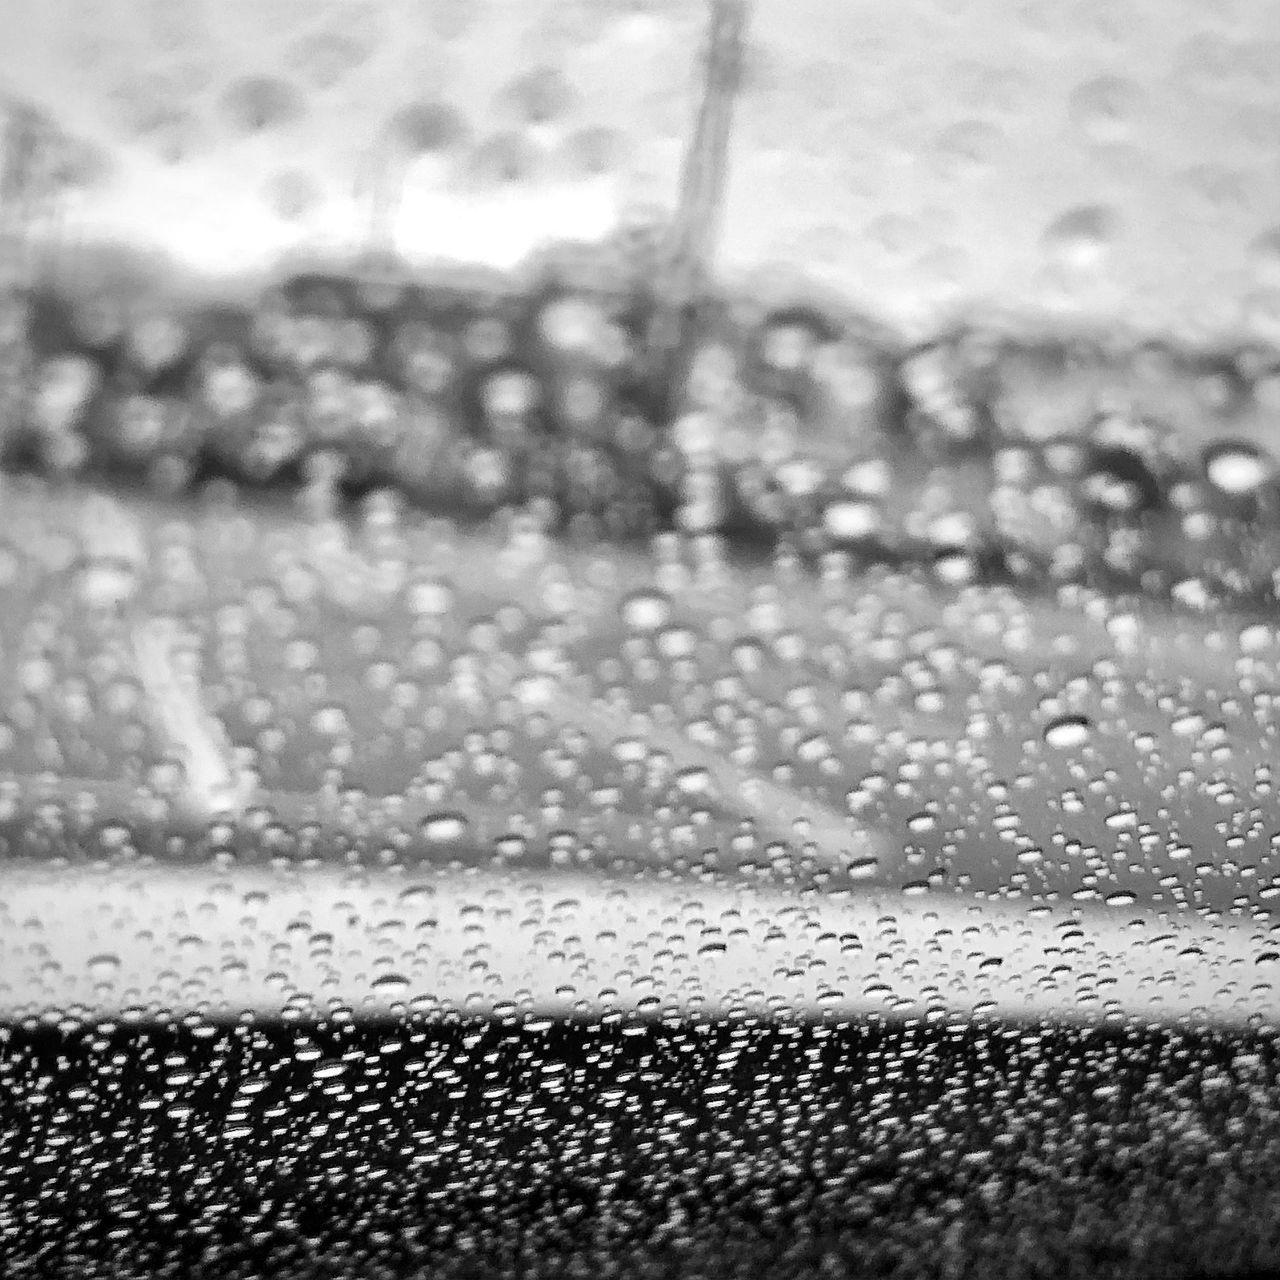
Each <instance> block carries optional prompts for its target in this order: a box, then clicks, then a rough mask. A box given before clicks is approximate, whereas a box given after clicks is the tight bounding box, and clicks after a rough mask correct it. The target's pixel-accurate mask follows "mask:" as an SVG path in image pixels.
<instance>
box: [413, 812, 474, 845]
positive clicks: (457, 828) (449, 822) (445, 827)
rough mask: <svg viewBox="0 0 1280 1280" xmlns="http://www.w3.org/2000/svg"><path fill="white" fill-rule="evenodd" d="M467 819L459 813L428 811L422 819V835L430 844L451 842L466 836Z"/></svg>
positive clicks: (467, 828)
mask: <svg viewBox="0 0 1280 1280" xmlns="http://www.w3.org/2000/svg"><path fill="white" fill-rule="evenodd" d="M468 830H469V823H468V822H467V819H466V818H465V817H464V816H463V815H462V814H460V813H430V814H428V815H427V816H426V817H425V818H423V820H422V834H423V837H424V838H425V839H426V840H427V841H428V842H430V843H431V844H453V843H456V842H457V841H459V840H463V839H465V838H466V835H467V832H468Z"/></svg>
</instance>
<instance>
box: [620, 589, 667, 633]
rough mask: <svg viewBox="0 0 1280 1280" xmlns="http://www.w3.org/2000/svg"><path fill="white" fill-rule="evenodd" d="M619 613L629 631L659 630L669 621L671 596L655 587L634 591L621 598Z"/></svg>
mask: <svg viewBox="0 0 1280 1280" xmlns="http://www.w3.org/2000/svg"><path fill="white" fill-rule="evenodd" d="M620 613H621V616H622V622H623V625H624V626H626V627H627V629H628V630H630V631H638V632H643V633H647V632H654V631H659V630H661V629H662V628H663V627H665V626H666V625H667V624H668V623H669V622H670V621H671V615H672V604H671V597H670V596H669V595H667V594H666V592H664V591H659V590H657V589H655V588H646V589H644V590H641V591H635V592H632V593H631V594H630V595H628V596H626V597H625V598H624V599H623V601H622V605H621V609H620Z"/></svg>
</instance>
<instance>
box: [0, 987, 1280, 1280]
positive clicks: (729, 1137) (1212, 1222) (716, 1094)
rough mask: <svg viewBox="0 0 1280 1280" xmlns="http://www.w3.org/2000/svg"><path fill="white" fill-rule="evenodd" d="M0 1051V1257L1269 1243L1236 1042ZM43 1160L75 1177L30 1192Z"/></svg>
mask: <svg viewBox="0 0 1280 1280" xmlns="http://www.w3.org/2000/svg"><path fill="white" fill-rule="evenodd" d="M2 1061H3V1066H2V1067H0V1071H2V1072H3V1079H4V1084H5V1091H4V1096H5V1103H4V1114H5V1118H6V1125H5V1128H4V1130H3V1136H0V1240H2V1241H3V1243H4V1248H5V1252H6V1255H7V1256H8V1258H9V1259H10V1263H9V1266H10V1271H9V1274H11V1275H12V1276H14V1277H15V1280H25V1277H28V1276H32V1277H34V1276H36V1275H41V1276H47V1275H70V1274H73V1273H76V1272H79V1273H80V1274H85V1273H92V1274H106V1273H109V1274H111V1275H115V1276H121V1277H133V1276H143V1275H164V1276H167V1275H177V1274H180V1273H181V1274H188V1275H211V1274H214V1273H216V1274H219V1275H222V1276H249V1275H257V1274H262V1273H263V1272H264V1271H268V1270H269V1271H270V1272H271V1273H272V1274H273V1275H280V1276H303V1275H308V1274H315V1272H316V1271H317V1269H327V1270H330V1271H334V1272H335V1273H336V1272H338V1271H341V1272H343V1273H345V1272H346V1271H348V1270H359V1271H360V1272H361V1273H362V1274H366V1275H374V1276H383V1275H386V1276H391V1275H398V1274H405V1273H406V1272H407V1271H410V1270H414V1269H420V1268H423V1267H429V1268H430V1270H431V1272H432V1274H434V1275H441V1276H453V1275H458V1276H464V1275H474V1274H476V1272H477V1270H478V1269H483V1271H484V1272H485V1274H489V1275H496V1276H517V1275H518V1276H551V1275H561V1276H572V1277H578V1276H581V1277H588V1276H595V1275H601V1274H605V1275H610V1274H623V1273H625V1274H627V1275H634V1276H640V1277H650V1276H653V1277H657V1276H662V1275H669V1274H670V1273H671V1270H672V1268H673V1267H678V1268H679V1270H680V1273H681V1274H682V1275H690V1276H704V1275H705V1276H711V1275H717V1276H723V1275H730V1276H744V1277H745V1276H770V1277H772V1276H778V1277H783V1276H794V1275H810V1274H812V1275H821V1276H827V1275H840V1274H848V1273H850V1272H851V1271H857V1272H870V1271H874V1272H877V1273H878V1272H882V1271H883V1272H888V1271H894V1272H906V1271H909V1272H910V1273H911V1274H918V1275H925V1276H939V1277H941V1276H946V1275H951V1274H956V1273H957V1272H960V1271H968V1270H976V1269H979V1268H981V1269H982V1270H983V1271H984V1273H986V1274H989V1275H992V1276H1016V1275H1025V1274H1026V1273H1027V1272H1028V1271H1029V1270H1036V1271H1043V1272H1047V1271H1052V1272H1054V1273H1057V1272H1060V1271H1066V1270H1068V1269H1071V1268H1074V1267H1078V1266H1080V1265H1082V1264H1084V1263H1087V1265H1088V1267H1089V1270H1090V1273H1091V1274H1094V1275H1098V1276H1103V1277H1110V1276H1116V1277H1119V1276H1125V1275H1131V1274H1133V1272H1134V1271H1135V1270H1141V1271H1143V1272H1151V1273H1159V1274H1179V1273H1182V1272H1183V1271H1184V1270H1186V1269H1187V1268H1189V1267H1192V1266H1202V1267H1205V1268H1209V1267H1212V1266H1223V1265H1230V1266H1232V1267H1238V1268H1240V1269H1244V1268H1248V1267H1253V1268H1258V1267H1266V1266H1269V1265H1271V1264H1272V1263H1273V1262H1274V1259H1275V1257H1276V1256H1277V1251H1278V1250H1280V1241H1278V1240H1277V1238H1276V1235H1275V1225H1274V1224H1275V1222H1276V1220H1277V1214H1276V1209H1277V1207H1280V1206H1277V1205H1276V1203H1275V1200H1276V1196H1275V1191H1274V1187H1275V1183H1276V1178H1275V1177H1274V1176H1273V1174H1274V1172H1275V1170H1276V1166H1277V1160H1278V1159H1280V1154H1278V1153H1280V1125H1278V1120H1277V1114H1276V1108H1275V1103H1274V1097H1275V1069H1276V1064H1275V1061H1274V1053H1273V1051H1272V1049H1271V1048H1269V1047H1268V1046H1267V1045H1265V1044H1261V1043H1257V1042H1252V1041H1250V1042H1244V1043H1241V1044H1239V1045H1237V1046H1231V1045H1228V1044H1226V1043H1224V1042H1221V1041H1216V1040H1212V1039H1205V1038H1197V1037H1193V1036H1188V1035H1181V1034H1172V1033H1156V1032H1147V1033H1142V1032H1129V1033H1118V1034H1106V1035H1104V1034H1099V1033H1072V1032H1064V1031H1061V1030H1056V1029H1045V1028H1026V1029H1008V1030H996V1031H991V1030H983V1031H975V1030H973V1029H964V1028H958V1027H957V1028H953V1029H951V1030H950V1031H946V1032H941V1033H938V1032H929V1031H925V1030H921V1029H913V1028H891V1029H885V1028H876V1027H869V1028H860V1029H853V1028H831V1027H821V1026H811V1025H803V1024H793V1025H787V1024H783V1025H781V1026H776V1027H765V1026H762V1025H760V1024H756V1023H739V1024H734V1023H720V1024H702V1023H698V1022H692V1023H686V1024H684V1025H675V1024H673V1025H670V1026H651V1027H647V1028H636V1027H628V1026H626V1025H619V1024H616V1023H615V1024H609V1023H605V1024H596V1025H593V1026H591V1027H573V1026H565V1025H558V1026H553V1025H550V1024H549V1023H547V1022H545V1021H543V1022H536V1021H530V1022H528V1023H526V1024H524V1025H523V1026H519V1027H515V1026H510V1025H504V1024H503V1023H501V1022H492V1023H489V1024H487V1025H485V1024H481V1023H476V1022H471V1021H465V1020H464V1021H455V1022H453V1023H446V1024H436V1025H430V1024H426V1023H415V1022H413V1021H410V1022H406V1023H401V1024H396V1025H392V1024H381V1025H379V1024H372V1025H370V1024H361V1023H359V1022H356V1021H353V1020H352V1018H351V1016H350V1011H349V1010H345V1011H344V1010H341V1009H339V1010H335V1011H334V1014H333V1017H332V1018H331V1020H330V1021H329V1022H328V1023H327V1024H326V1025H324V1026H323V1027H319V1028H288V1027H280V1026H279V1025H269V1024H258V1023H256V1022H255V1020H254V1019H252V1018H251V1017H249V1016H246V1017H244V1018H242V1019H241V1020H240V1021H239V1022H238V1023H234V1024H231V1025H225V1024H224V1025H215V1024H210V1023H208V1022H204V1021H202V1020H201V1019H199V1018H188V1019H185V1020H180V1021H174V1022H172V1023H171V1024H170V1025H167V1026H164V1027H159V1028H156V1027H152V1028H137V1027H130V1026H128V1025H122V1024H120V1023H118V1022H116V1023H102V1024H99V1025H96V1026H90V1027H84V1028H79V1029H73V1028H65V1029H63V1030H62V1031H60V1032H59V1031H55V1030H52V1029H50V1030H46V1031H41V1032H38V1033H16V1034H14V1033H8V1032H6V1044H5V1046H4V1055H3V1060H2ZM55 1169H56V1170H57V1171H58V1174H59V1179H60V1181H61V1183H62V1184H63V1185H65V1186H67V1187H71V1188H74V1190H75V1194H74V1195H42V1194H41V1193H40V1188H41V1187H42V1186H44V1187H47V1186H48V1185H49V1179H50V1174H51V1173H52V1172H53V1171H54V1170H55ZM498 1205H501V1212H498V1211H497V1208H496V1207H497V1206H498ZM108 1258H109V1259H110V1264H109V1270H108V1263H107V1259H108Z"/></svg>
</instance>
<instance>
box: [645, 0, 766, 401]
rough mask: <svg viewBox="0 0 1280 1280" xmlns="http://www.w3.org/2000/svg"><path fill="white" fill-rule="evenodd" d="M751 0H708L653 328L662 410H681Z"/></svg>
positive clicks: (718, 208)
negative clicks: (695, 100)
mask: <svg viewBox="0 0 1280 1280" xmlns="http://www.w3.org/2000/svg"><path fill="white" fill-rule="evenodd" d="M748 8H749V0H711V23H710V36H709V40H708V49H707V57H706V63H705V66H704V74H703V81H702V99H701V102H700V103H699V105H698V113H697V117H696V120H695V123H694V131H693V137H692V139H691V140H690V143H689V148H688V150H687V151H686V153H685V159H684V167H683V169H682V172H681V176H680V192H679V198H678V202H677V205H676V216H675V222H674V225H673V227H672V230H671V241H670V244H669V247H668V250H667V256H666V261H665V264H664V269H663V271H662V275H661V277H660V279H659V282H658V293H657V307H656V314H655V316H654V319H653V323H652V326H651V329H650V334H649V342H650V353H651V356H652V360H653V375H654V380H655V387H654V390H655V393H656V399H657V402H658V404H659V405H660V406H661V412H662V414H663V416H664V418H667V419H669V418H670V417H671V416H673V415H674V414H675V413H677V412H678V411H679V407H680V403H681V400H682V399H683V394H684V381H685V378H686V376H687V373H688V366H689V361H690V357H691V354H692V352H691V350H690V348H691V346H692V343H693V341H694V340H695V339H696V322H697V311H698V304H699V302H700V301H701V300H702V298H703V296H704V293H705V289H706V285H707V281H708V279H709V276H710V268H711V262H712V259H713V257H714V255H715V247H716V238H717V233H718V231H719V223H720V213H721V208H722V206H723V203H724V189H725V183H726V179H727V176H728V154H729V135H730V131H731V127H732V124H733V107H734V101H735V99H736V97H737V94H738V89H739V86H740V84H741V80H742V63H743V53H744V47H745V37H746V26H747V16H748Z"/></svg>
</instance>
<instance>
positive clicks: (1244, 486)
mask: <svg viewBox="0 0 1280 1280" xmlns="http://www.w3.org/2000/svg"><path fill="white" fill-rule="evenodd" d="M1204 470H1205V475H1206V476H1208V478H1209V482H1210V484H1212V485H1214V486H1215V487H1216V488H1218V489H1220V490H1221V491H1222V492H1223V493H1228V494H1231V495H1233V496H1239V495H1242V494H1246V493H1254V492H1256V491H1257V490H1258V489H1260V488H1261V487H1262V486H1263V485H1264V484H1266V483H1267V481H1268V480H1270V479H1271V477H1272V476H1273V475H1274V473H1275V464H1274V463H1273V461H1272V459H1271V457H1270V455H1269V454H1268V453H1267V452H1266V450H1264V449H1263V448H1262V447H1261V446H1259V445H1255V444H1251V443H1249V442H1248V441H1243V440H1223V441H1219V442H1217V443H1215V444H1213V445H1211V446H1210V447H1209V448H1208V449H1206V450H1205V455H1204Z"/></svg>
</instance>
